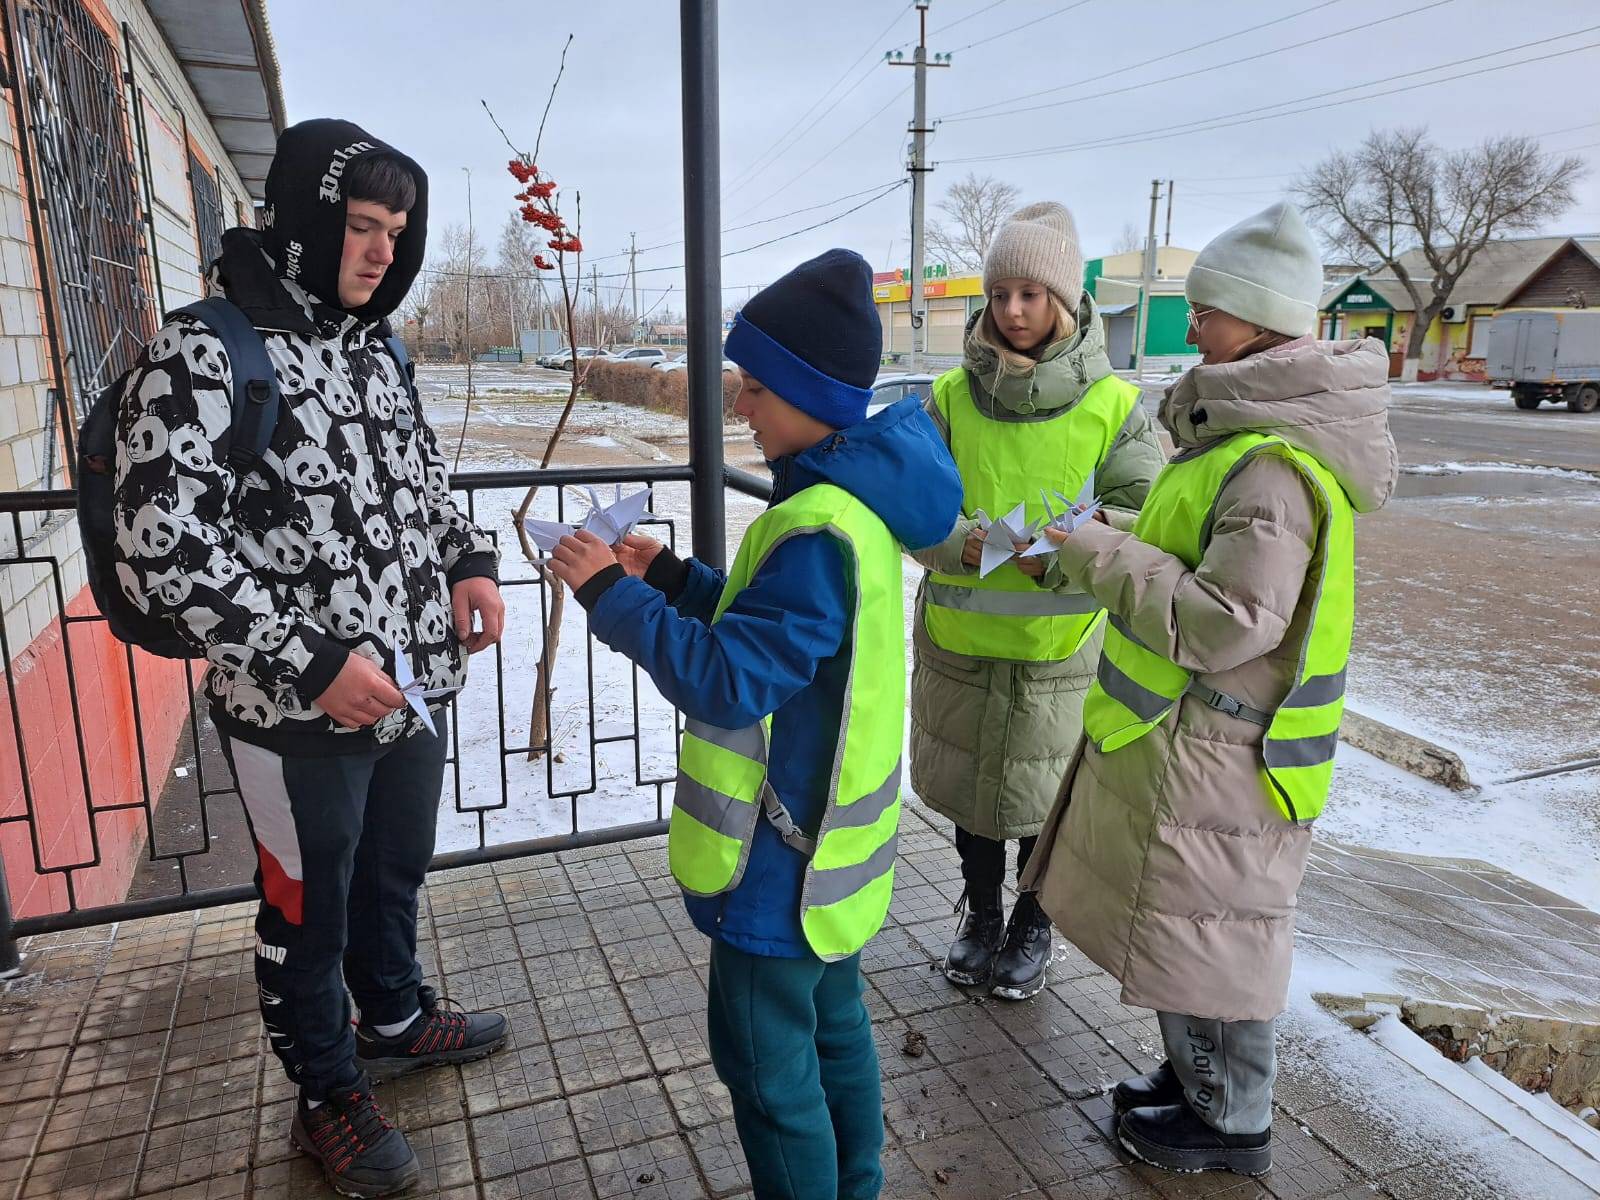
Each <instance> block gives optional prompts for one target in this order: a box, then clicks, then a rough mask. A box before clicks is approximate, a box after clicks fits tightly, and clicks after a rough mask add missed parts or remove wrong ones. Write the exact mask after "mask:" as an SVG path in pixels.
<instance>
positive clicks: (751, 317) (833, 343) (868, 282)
mask: <svg viewBox="0 0 1600 1200" xmlns="http://www.w3.org/2000/svg"><path fill="white" fill-rule="evenodd" d="M723 352H724V353H725V354H726V355H727V356H728V357H729V358H731V359H732V360H733V361H734V362H736V363H738V364H739V365H740V366H741V367H743V368H744V369H745V370H746V371H749V372H750V374H752V375H754V376H755V377H756V378H757V379H759V380H760V381H761V383H762V385H763V386H764V387H766V388H768V389H769V390H771V391H772V392H775V393H776V394H777V395H778V396H779V397H780V398H782V399H783V400H786V401H788V402H789V403H790V404H792V405H794V406H795V407H796V408H798V409H799V410H800V411H801V412H804V413H807V414H809V415H810V416H813V417H815V418H816V419H817V420H819V421H821V422H822V423H823V424H824V425H831V426H832V427H833V428H835V429H844V428H846V427H847V426H850V425H855V424H858V423H859V422H861V421H862V420H863V419H865V417H866V415H867V401H868V400H869V399H870V398H871V397H872V381H873V380H874V379H876V378H877V377H878V365H879V363H880V362H881V361H882V359H883V326H882V324H881V323H880V322H879V320H878V310H877V306H876V305H875V304H874V303H873V300H872V268H871V267H869V266H868V265H867V260H866V259H864V258H862V257H861V256H860V255H859V254H857V253H856V252H855V251H853V250H829V251H827V252H826V253H825V254H819V255H817V257H816V258H813V259H812V260H811V261H809V262H803V263H801V264H800V265H799V266H798V267H796V268H795V269H794V270H792V271H790V272H789V273H788V274H787V275H785V276H784V277H783V278H782V279H779V280H778V281H777V282H776V283H773V284H770V285H769V286H767V287H764V288H762V289H761V290H760V291H759V292H757V293H756V294H755V295H754V296H752V297H750V301H749V303H747V304H746V305H745V306H744V308H743V310H742V311H741V312H740V313H739V315H738V316H737V317H735V318H734V321H733V328H732V329H731V330H730V331H729V333H728V340H727V342H726V344H725V345H724V347H723Z"/></svg>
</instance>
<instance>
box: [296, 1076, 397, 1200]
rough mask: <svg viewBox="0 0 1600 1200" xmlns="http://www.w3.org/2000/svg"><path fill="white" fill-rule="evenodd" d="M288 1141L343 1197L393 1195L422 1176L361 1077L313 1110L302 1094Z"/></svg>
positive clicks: (369, 1085)
mask: <svg viewBox="0 0 1600 1200" xmlns="http://www.w3.org/2000/svg"><path fill="white" fill-rule="evenodd" d="M289 1142H290V1144H291V1145H293V1146H294V1148H295V1149H296V1150H299V1151H301V1152H302V1153H305V1154H309V1155H310V1156H311V1157H312V1158H314V1159H316V1160H317V1162H318V1163H319V1164H321V1166H322V1175H323V1178H325V1179H326V1180H327V1181H328V1186H329V1187H331V1188H332V1189H333V1190H334V1191H336V1192H338V1193H339V1194H340V1195H341V1196H362V1197H372V1196H388V1195H392V1194H393V1193H395V1192H399V1191H403V1190H405V1189H406V1188H408V1187H410V1186H411V1185H412V1184H413V1183H415V1182H416V1181H417V1177H418V1176H419V1175H420V1174H421V1168H420V1167H418V1166H417V1156H416V1155H415V1154H413V1153H412V1151H411V1146H410V1144H409V1143H408V1142H407V1141H406V1137H405V1134H403V1133H401V1132H400V1131H399V1130H398V1129H396V1128H395V1127H394V1126H393V1125H391V1124H390V1123H389V1118H388V1117H386V1116H384V1115H383V1110H382V1109H380V1108H379V1107H378V1102H377V1101H376V1100H374V1099H373V1098H372V1085H371V1084H370V1083H369V1082H368V1081H367V1080H366V1079H365V1078H364V1077H363V1078H362V1079H361V1080H360V1081H359V1082H357V1083H356V1084H355V1086H353V1087H349V1088H346V1089H344V1090H343V1091H340V1092H336V1093H334V1094H332V1095H330V1096H329V1097H328V1098H327V1100H326V1101H324V1102H323V1103H321V1104H319V1105H317V1107H316V1108H312V1107H310V1105H308V1104H307V1103H306V1100H305V1097H304V1096H302V1097H301V1098H300V1100H299V1102H298V1103H297V1104H296V1105H295V1109H294V1123H293V1124H292V1125H291V1126H290V1127H289Z"/></svg>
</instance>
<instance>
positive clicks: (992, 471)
mask: <svg viewBox="0 0 1600 1200" xmlns="http://www.w3.org/2000/svg"><path fill="white" fill-rule="evenodd" d="M933 399H934V403H935V404H937V405H938V406H939V411H940V412H941V413H942V414H944V419H945V423H946V425H947V426H948V427H949V429H950V454H951V456H952V457H953V458H954V459H955V460H956V466H957V468H958V469H959V470H960V472H961V488H962V500H961V511H962V512H963V513H964V514H965V515H966V516H969V517H970V516H973V515H975V514H976V513H977V511H978V510H979V509H980V508H981V509H983V511H984V512H985V513H987V514H988V515H989V516H990V517H996V518H997V517H1002V516H1004V515H1005V514H1006V513H1008V512H1010V511H1011V510H1012V509H1013V508H1015V507H1016V506H1017V504H1019V503H1020V504H1023V505H1024V506H1025V510H1026V512H1027V516H1028V520H1029V521H1043V520H1044V519H1045V518H1046V513H1045V509H1044V503H1043V500H1042V499H1041V496H1040V492H1041V491H1042V490H1049V491H1053V492H1060V493H1062V494H1063V495H1064V496H1067V497H1068V498H1069V499H1070V498H1074V497H1076V496H1077V494H1078V490H1079V489H1080V488H1082V487H1083V484H1084V482H1085V481H1086V480H1087V479H1088V478H1089V476H1090V474H1091V473H1093V472H1097V471H1098V470H1099V469H1100V465H1101V464H1102V463H1103V462H1105V460H1106V455H1108V454H1109V453H1110V452H1111V447H1112V445H1114V444H1115V442H1116V440H1117V435H1118V434H1119V433H1121V432H1122V427H1123V426H1124V425H1125V424H1127V421H1128V417H1129V416H1130V415H1131V414H1132V412H1133V408H1134V406H1135V405H1136V404H1138V403H1139V389H1138V388H1136V387H1134V386H1133V384H1131V383H1127V382H1125V381H1123V380H1121V379H1118V378H1117V377H1116V376H1115V375H1107V376H1106V377H1105V378H1103V379H1100V380H1097V381H1096V382H1095V383H1094V384H1092V385H1091V386H1090V387H1089V390H1088V391H1086V392H1084V394H1083V396H1082V397H1080V398H1079V400H1078V402H1077V403H1076V404H1075V405H1073V406H1072V407H1071V408H1069V409H1067V410H1066V411H1065V412H1059V413H1055V414H1053V415H1046V416H1041V417H1040V418H1038V419H1035V420H1028V419H1026V418H1024V419H1020V420H1015V421H997V420H994V419H993V418H991V417H987V416H985V415H984V414H983V413H982V412H981V411H980V410H979V409H978V406H977V404H976V403H974V401H973V398H972V386H971V383H970V382H969V380H968V377H967V371H966V368H965V367H957V368H955V369H954V370H951V371H946V372H945V373H944V374H943V375H941V376H939V378H938V379H936V380H934V384H933ZM1051 503H1052V505H1053V504H1055V500H1054V498H1052V500H1051ZM1103 612H1104V610H1103V609H1101V608H1100V606H1099V605H1098V604H1097V603H1096V602H1095V600H1094V598H1093V597H1092V596H1089V595H1087V594H1084V593H1070V592H1056V591H1052V590H1050V589H1048V588H1041V587H1040V586H1039V585H1038V584H1037V583H1035V582H1034V581H1033V580H1032V579H1030V578H1028V577H1027V576H1026V575H1024V574H1023V573H1022V572H1021V570H1019V569H1018V567H1017V564H1016V560H1014V559H1013V560H1012V561H1011V562H1007V563H1003V564H1001V565H1000V566H998V567H996V568H995V569H994V570H993V571H991V572H989V574H988V575H986V576H984V577H982V578H979V577H978V575H977V574H976V573H974V574H970V575H940V574H937V573H935V572H930V573H929V575H928V579H927V583H926V584H925V585H924V590H923V623H924V625H925V627H926V628H927V631H928V636H929V637H930V638H932V639H933V642H934V644H935V645H936V646H940V647H942V648H943V649H945V650H949V651H951V652H953V653H955V654H965V655H967V656H969V657H973V658H1003V659H1012V660H1016V661H1020V662H1049V661H1054V660H1058V659H1063V658H1071V657H1072V655H1073V654H1075V653H1076V652H1077V651H1078V649H1079V648H1080V647H1082V645H1083V643H1084V642H1086V641H1088V639H1089V636H1090V635H1091V634H1092V633H1093V632H1094V631H1095V629H1096V628H1097V627H1098V625H1099V623H1100V618H1101V615H1102V613H1103Z"/></svg>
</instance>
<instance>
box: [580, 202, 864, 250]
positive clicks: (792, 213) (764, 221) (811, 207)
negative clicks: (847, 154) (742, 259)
mask: <svg viewBox="0 0 1600 1200" xmlns="http://www.w3.org/2000/svg"><path fill="white" fill-rule="evenodd" d="M887 186H888V184H886V183H876V184H873V185H872V186H871V187H869V188H862V189H861V190H860V191H859V192H846V193H845V194H844V195H843V196H835V197H834V198H833V199H832V200H824V201H822V202H821V203H820V204H808V205H806V206H805V207H804V208H791V209H790V210H789V211H788V212H785V213H779V214H778V215H777V216H775V217H762V218H761V219H760V220H756V221H746V222H745V223H744V224H743V225H730V226H728V227H727V228H726V229H724V230H723V231H722V232H723V233H738V232H739V230H741V229H754V228H755V227H756V226H757V225H770V224H772V222H774V221H781V220H783V219H784V218H785V217H798V216H799V215H800V214H801V213H808V212H815V211H816V210H817V209H819V208H828V207H831V206H832V205H835V204H843V203H844V202H845V201H846V200H854V199H855V198H856V197H857V196H865V195H866V194H867V193H868V192H875V191H877V190H878V189H879V188H883V187H887ZM681 245H683V239H682V238H678V239H676V240H675V241H671V242H657V243H656V244H655V245H654V246H642V247H640V248H639V250H638V251H637V253H639V254H648V253H650V252H651V251H652V250H666V249H669V248H670V247H672V246H681ZM629 253H630V251H627V250H619V251H618V252H617V253H615V254H602V255H600V256H599V257H598V258H590V259H589V261H590V262H591V263H598V262H607V261H609V260H610V259H613V258H626V257H627V256H628V254H629Z"/></svg>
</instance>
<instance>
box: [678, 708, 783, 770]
mask: <svg viewBox="0 0 1600 1200" xmlns="http://www.w3.org/2000/svg"><path fill="white" fill-rule="evenodd" d="M683 731H684V732H685V733H689V734H693V735H694V736H695V737H697V738H699V739H700V740H701V741H702V742H710V743H711V744H712V745H713V746H721V747H722V748H723V749H724V750H728V751H731V752H732V753H734V754H737V755H739V756H740V757H741V758H748V759H750V760H751V761H752V762H758V763H760V764H761V765H762V766H766V765H767V731H766V730H765V729H764V728H763V727H762V725H761V723H760V722H759V721H757V722H756V723H755V724H754V725H746V726H745V727H744V728H743V729H719V728H717V726H715V725H707V724H706V723H705V722H704V721H696V720H694V719H693V718H692V717H691V718H689V719H687V720H685V721H684V723H683Z"/></svg>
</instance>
